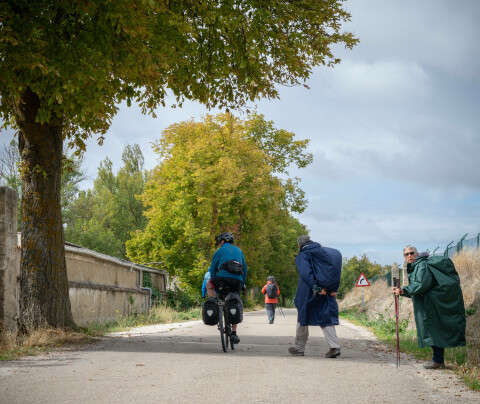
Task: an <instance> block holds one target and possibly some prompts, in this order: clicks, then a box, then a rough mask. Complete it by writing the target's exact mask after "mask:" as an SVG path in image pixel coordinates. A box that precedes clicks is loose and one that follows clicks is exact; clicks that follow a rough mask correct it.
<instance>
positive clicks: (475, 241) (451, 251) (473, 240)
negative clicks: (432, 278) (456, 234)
mask: <svg viewBox="0 0 480 404" xmlns="http://www.w3.org/2000/svg"><path fill="white" fill-rule="evenodd" d="M467 236H468V233H467V234H465V235H464V236H463V237H462V238H461V239H460V241H458V242H457V243H456V244H454V243H455V241H452V242H450V243H449V244H448V245H447V246H446V247H445V250H443V251H438V249H439V248H440V247H437V248H435V250H433V252H432V254H431V255H443V256H444V257H449V258H453V256H454V255H455V254H456V253H459V252H460V251H462V250H464V249H467V248H469V249H472V250H476V249H477V250H478V249H480V233H478V234H477V235H476V236H470V237H468V238H467Z"/></svg>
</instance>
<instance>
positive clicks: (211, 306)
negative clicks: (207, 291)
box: [202, 297, 218, 325]
mask: <svg viewBox="0 0 480 404" xmlns="http://www.w3.org/2000/svg"><path fill="white" fill-rule="evenodd" d="M202 320H203V323H204V324H206V325H217V323H218V305H217V302H216V300H215V299H214V298H213V297H209V298H208V300H207V301H206V302H205V303H204V304H203V307H202Z"/></svg>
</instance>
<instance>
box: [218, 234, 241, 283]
mask: <svg viewBox="0 0 480 404" xmlns="http://www.w3.org/2000/svg"><path fill="white" fill-rule="evenodd" d="M230 260H235V261H238V262H240V263H241V264H242V265H243V275H234V274H231V273H230V272H227V271H226V270H224V269H222V270H219V269H218V268H219V267H220V265H222V264H223V263H224V262H226V261H230ZM210 275H211V276H212V277H214V276H220V277H222V278H234V279H238V280H240V281H242V286H243V285H245V280H246V279H247V264H246V262H245V258H244V256H243V252H242V250H240V248H238V247H237V246H234V245H232V244H230V243H225V244H223V246H221V247H220V248H219V249H218V250H217V251H215V254H213V257H212V264H211V265H210Z"/></svg>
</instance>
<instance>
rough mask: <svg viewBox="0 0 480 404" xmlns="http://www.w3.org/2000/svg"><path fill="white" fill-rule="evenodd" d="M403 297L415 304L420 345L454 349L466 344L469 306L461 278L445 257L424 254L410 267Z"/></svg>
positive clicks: (409, 265) (408, 266)
mask: <svg viewBox="0 0 480 404" xmlns="http://www.w3.org/2000/svg"><path fill="white" fill-rule="evenodd" d="M407 274H408V286H404V287H403V288H402V290H403V294H404V296H406V297H410V298H411V299H412V302H413V311H414V314H415V323H416V325H417V336H418V345H419V346H420V348H423V347H425V346H432V345H434V346H436V347H443V348H453V347H457V346H464V345H465V325H466V321H465V306H464V303H463V295H462V290H461V288H460V277H459V276H458V273H457V271H456V270H455V266H454V265H453V262H452V261H451V260H450V259H449V258H445V257H435V256H434V257H430V258H428V255H423V256H422V254H420V255H419V256H418V258H417V259H416V260H415V262H414V263H413V264H408V265H407Z"/></svg>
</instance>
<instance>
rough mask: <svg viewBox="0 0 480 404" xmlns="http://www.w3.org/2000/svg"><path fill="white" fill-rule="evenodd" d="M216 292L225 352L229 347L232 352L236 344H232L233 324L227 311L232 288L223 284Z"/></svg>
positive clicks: (219, 325) (221, 336)
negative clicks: (226, 305) (228, 297)
mask: <svg viewBox="0 0 480 404" xmlns="http://www.w3.org/2000/svg"><path fill="white" fill-rule="evenodd" d="M216 292H217V304H218V330H219V331H220V339H221V341H222V349H223V352H227V351H228V346H229V345H230V348H231V349H232V350H234V349H235V346H234V343H233V342H232V324H231V323H230V321H229V320H228V313H227V311H226V310H225V303H226V302H225V299H226V298H227V296H228V294H229V293H230V288H229V287H228V285H225V284H223V283H221V284H220V285H218V287H217V288H216Z"/></svg>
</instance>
